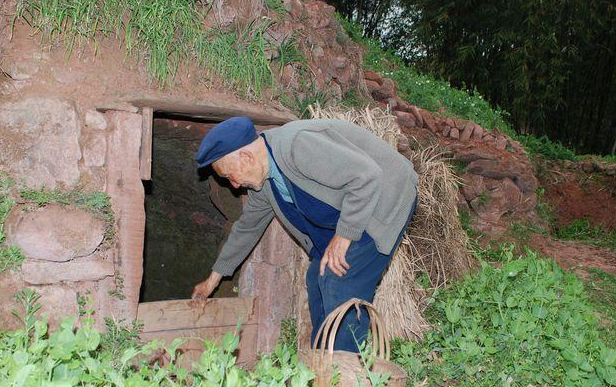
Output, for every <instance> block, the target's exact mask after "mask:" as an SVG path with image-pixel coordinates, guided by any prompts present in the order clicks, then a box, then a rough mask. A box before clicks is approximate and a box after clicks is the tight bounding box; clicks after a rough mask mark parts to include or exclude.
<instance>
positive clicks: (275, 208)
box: [192, 117, 417, 352]
mask: <svg viewBox="0 0 616 387" xmlns="http://www.w3.org/2000/svg"><path fill="white" fill-rule="evenodd" d="M197 161H198V163H199V167H205V166H207V165H210V164H211V165H212V168H213V169H214V171H215V172H216V173H217V174H218V175H220V176H221V177H224V178H226V179H228V180H229V182H230V183H231V185H233V187H235V188H238V187H246V188H248V189H249V190H248V201H247V202H246V204H245V205H244V208H243V213H242V216H241V217H240V218H239V219H238V220H237V221H236V222H235V223H234V224H233V228H232V230H231V233H230V234H229V237H228V239H227V241H226V242H225V244H224V246H223V248H222V250H221V251H220V254H219V256H218V259H217V261H216V263H215V264H214V266H213V268H212V273H211V274H210V276H209V277H208V278H207V279H206V280H205V281H203V282H201V283H199V284H197V285H196V286H195V288H194V291H193V295H192V296H193V298H194V299H205V298H207V297H209V296H210V294H211V293H212V291H213V290H214V289H215V288H216V287H217V286H218V284H219V283H220V280H221V278H222V277H223V276H230V275H232V274H233V272H234V271H235V269H236V268H237V267H238V266H239V265H240V264H241V263H242V261H243V260H244V259H245V258H246V257H247V256H248V254H249V253H250V251H251V250H252V248H253V247H254V246H255V244H256V243H257V241H258V240H259V238H260V237H261V235H262V234H263V232H264V231H265V229H266V228H267V226H268V224H269V223H270V221H271V220H272V218H273V217H274V216H276V217H277V218H278V220H280V222H281V223H282V225H283V226H284V227H285V229H286V230H287V231H288V232H289V233H290V234H291V235H292V236H293V237H294V238H295V239H296V240H297V241H298V242H299V243H300V245H301V246H302V247H303V248H304V249H305V250H306V252H307V253H308V255H309V257H310V259H311V264H310V267H309V269H308V273H307V275H306V283H307V287H308V301H309V307H310V315H311V320H312V327H313V330H312V340H313V341H314V337H315V335H316V332H317V330H318V328H319V326H320V325H321V323H322V322H323V321H324V319H325V317H326V316H327V315H328V314H329V313H330V312H331V311H333V310H334V309H335V308H336V307H337V306H339V305H340V304H342V303H344V302H345V301H347V300H349V299H351V298H354V297H356V298H360V299H364V300H367V301H369V302H372V300H373V298H374V293H375V290H376V286H377V285H378V283H379V281H380V279H381V277H382V275H383V272H384V270H385V268H386V267H387V265H388V263H389V261H390V260H391V257H392V256H393V254H394V252H395V250H396V247H397V246H398V244H399V243H400V240H401V238H402V235H403V233H404V230H405V228H406V225H407V223H408V221H409V220H410V219H411V217H412V216H413V213H414V211H415V207H416V204H417V199H416V198H417V191H416V187H417V174H416V173H415V171H414V170H413V166H412V164H411V163H410V162H409V160H407V159H406V158H405V157H403V156H402V155H400V154H399V153H398V152H396V151H395V150H393V149H392V148H391V147H390V146H389V145H388V144H387V143H385V142H384V141H382V140H381V139H379V138H378V137H376V136H375V135H374V134H372V133H370V132H369V131H367V130H364V129H362V128H360V127H358V126H356V125H354V124H351V123H349V122H344V121H338V120H323V119H320V120H301V121H293V122H290V123H288V124H286V125H283V126H281V127H278V128H274V129H271V130H267V131H264V132H263V133H261V134H260V135H258V134H257V132H256V130H255V127H254V125H253V123H252V122H251V121H250V120H249V119H248V118H246V117H234V118H231V119H228V120H226V121H224V122H221V123H220V124H218V125H216V126H215V127H214V128H212V129H211V130H210V131H209V132H208V133H207V134H206V136H205V137H204V138H203V141H202V142H201V146H200V148H199V151H198V154H197ZM368 323H369V320H368V315H367V313H366V312H365V311H363V312H362V314H361V316H360V318H359V319H358V316H357V314H356V313H354V312H349V313H348V314H347V315H346V316H345V318H344V319H343V322H342V324H341V327H340V329H339V331H338V336H337V338H336V342H335V349H339V350H346V351H352V352H357V351H358V346H357V344H358V342H361V341H362V340H364V339H365V337H366V335H367V331H368Z"/></svg>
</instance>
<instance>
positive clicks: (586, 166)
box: [582, 160, 595, 173]
mask: <svg viewBox="0 0 616 387" xmlns="http://www.w3.org/2000/svg"><path fill="white" fill-rule="evenodd" d="M582 171H584V172H585V173H593V172H594V171H595V166H594V165H593V162H592V161H590V160H587V161H584V162H583V163H582Z"/></svg>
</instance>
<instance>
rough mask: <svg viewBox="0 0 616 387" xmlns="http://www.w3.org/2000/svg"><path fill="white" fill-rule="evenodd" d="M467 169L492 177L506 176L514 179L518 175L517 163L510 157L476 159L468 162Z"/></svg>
mask: <svg viewBox="0 0 616 387" xmlns="http://www.w3.org/2000/svg"><path fill="white" fill-rule="evenodd" d="M466 171H467V172H468V173H474V174H476V175H482V176H485V177H489V178H492V179H503V178H506V177H507V178H512V179H513V178H515V177H516V176H517V175H518V173H517V170H516V167H515V163H514V162H512V161H511V160H508V159H503V160H485V159H481V160H475V161H473V162H471V163H470V164H468V166H467V167H466Z"/></svg>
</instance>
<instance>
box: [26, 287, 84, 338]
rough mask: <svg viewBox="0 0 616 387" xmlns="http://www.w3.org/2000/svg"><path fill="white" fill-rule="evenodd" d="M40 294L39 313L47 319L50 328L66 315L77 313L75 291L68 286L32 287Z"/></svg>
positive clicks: (77, 306)
mask: <svg viewBox="0 0 616 387" xmlns="http://www.w3.org/2000/svg"><path fill="white" fill-rule="evenodd" d="M33 289H34V290H35V291H36V292H37V293H39V294H40V295H41V298H40V299H39V300H38V303H39V304H41V311H40V314H41V315H45V316H47V317H48V319H49V326H50V329H55V328H56V327H57V326H58V325H59V324H60V321H61V320H62V319H63V318H65V317H66V316H76V315H77V314H78V313H79V305H78V304H77V292H75V291H74V290H73V289H71V288H69V287H68V286H59V285H54V286H37V287H35V288H33Z"/></svg>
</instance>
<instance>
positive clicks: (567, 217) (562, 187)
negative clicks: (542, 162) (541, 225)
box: [539, 168, 616, 230]
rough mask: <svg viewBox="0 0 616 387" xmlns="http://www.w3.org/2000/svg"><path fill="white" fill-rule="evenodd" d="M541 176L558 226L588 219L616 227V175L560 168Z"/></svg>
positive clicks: (541, 183)
mask: <svg viewBox="0 0 616 387" xmlns="http://www.w3.org/2000/svg"><path fill="white" fill-rule="evenodd" d="M539 178H540V185H541V186H542V187H545V198H546V199H547V201H548V203H550V205H551V206H552V208H553V209H554V210H555V216H556V227H560V226H564V225H566V224H567V223H570V222H572V221H574V220H576V219H581V218H587V219H588V220H589V221H590V222H591V223H592V224H594V225H601V226H603V227H605V228H608V229H612V230H613V229H616V176H603V175H599V174H585V173H583V172H579V171H570V170H565V169H560V168H558V169H554V170H552V171H551V173H549V174H548V175H546V176H540V177H539Z"/></svg>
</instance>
